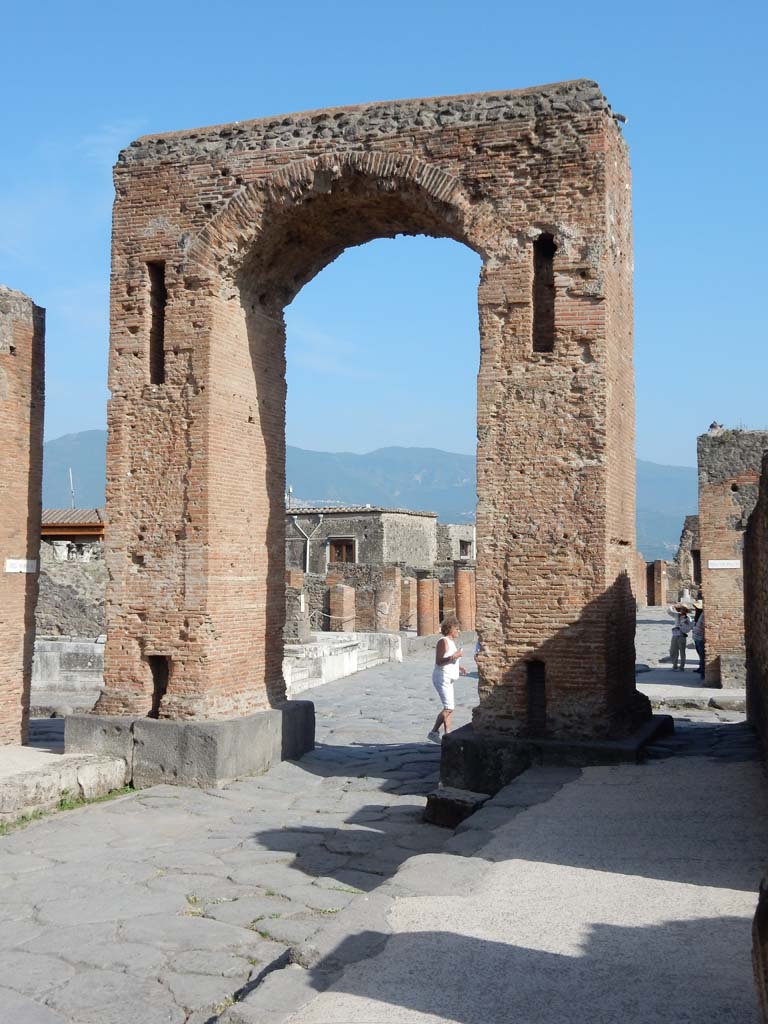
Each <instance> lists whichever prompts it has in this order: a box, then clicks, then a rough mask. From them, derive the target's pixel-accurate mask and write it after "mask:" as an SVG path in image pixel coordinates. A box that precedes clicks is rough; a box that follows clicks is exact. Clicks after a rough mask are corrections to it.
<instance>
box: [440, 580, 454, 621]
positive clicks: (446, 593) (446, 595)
mask: <svg viewBox="0 0 768 1024" xmlns="http://www.w3.org/2000/svg"><path fill="white" fill-rule="evenodd" d="M449 615H456V584H455V583H444V584H443V618H444V619H447V618H448V616H449Z"/></svg>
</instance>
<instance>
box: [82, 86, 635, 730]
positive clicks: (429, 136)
mask: <svg viewBox="0 0 768 1024" xmlns="http://www.w3.org/2000/svg"><path fill="white" fill-rule="evenodd" d="M115 188H116V200H115V208H114V234H113V277H112V323H111V362H110V375H109V383H110V387H111V390H112V398H111V401H110V407H109V445H108V488H107V495H108V498H107V502H108V507H107V517H108V521H109V524H110V528H109V536H108V551H107V559H108V565H109V570H110V575H111V581H112V582H111V584H110V588H109V593H108V599H107V616H108V620H107V621H108V634H109V638H108V642H107V651H106V679H105V682H106V691H105V694H104V696H103V698H102V700H101V702H100V705H99V707H98V709H97V710H98V711H100V712H102V713H105V714H108V715H136V716H144V715H146V714H147V713H148V712H152V711H154V712H155V713H157V714H158V715H159V716H160V717H161V718H168V719H196V720H201V719H226V718H236V717H239V716H247V715H251V714H252V713H255V712H258V711H259V710H260V709H264V708H267V707H269V706H278V705H280V703H281V701H282V700H283V697H284V685H283V680H282V677H281V655H282V651H281V629H282V625H283V616H284V607H285V602H284V550H285V547H284V543H285V534H284V531H285V523H284V506H283V496H284V492H285V469H284V467H285V359H286V352H285V326H284V320H283V310H284V308H285V306H286V305H287V304H288V303H290V302H291V301H292V300H293V298H294V297H295V296H296V294H297V293H298V291H299V290H300V289H301V287H302V286H303V285H304V284H305V283H306V282H307V281H309V280H310V279H311V278H312V277H314V276H315V275H316V274H317V273H319V271H321V270H322V269H323V267H325V266H326V265H327V264H328V263H330V262H331V261H332V260H333V259H335V258H336V257H337V256H338V255H339V254H340V253H341V252H342V251H343V250H344V249H346V248H347V247H349V246H354V245H360V244H362V243H364V242H367V241H369V240H371V239H374V238H378V237H392V236H394V235H397V234H400V233H405V234H426V235H433V236H442V237H448V238H452V239H455V240H457V241H460V242H463V243H464V244H465V245H468V246H470V247H471V248H472V249H474V250H475V251H476V252H477V253H479V254H480V256H481V257H482V261H483V266H482V272H481V276H480V282H479V288H478V305H479V319H480V371H479V378H478V402H477V405H478V452H477V455H478V458H477V466H478V499H479V500H478V512H477V549H478V550H477V559H478V569H477V572H478V601H477V623H478V629H479V632H480V635H481V637H482V640H483V645H484V647H483V653H482V656H481V660H480V668H481V673H482V680H481V684H480V704H479V707H478V708H477V709H476V711H475V715H474V724H475V729H476V730H478V731H479V732H481V733H482V732H483V731H493V732H496V733H499V732H500V733H504V734H506V735H510V736H512V735H526V734H532V733H541V732H546V733H547V734H549V735H552V736H560V737H603V736H607V735H622V734H625V733H626V732H627V731H628V730H630V729H631V728H632V727H633V725H634V724H635V723H636V721H637V718H638V717H640V718H642V717H644V716H645V715H647V714H648V710H647V705H644V704H643V703H642V701H640V702H639V701H638V697H637V694H636V691H635V685H634V671H633V665H634V646H633V636H634V611H635V604H634V598H633V594H632V588H631V583H630V570H631V569H632V568H634V562H635V541H634V538H635V525H634V512H635V475H634V457H633V450H634V445H633V437H634V386H633V371H632V287H631V272H632V239H631V224H630V174H629V167H628V158H627V148H626V145H625V143H624V141H623V139H622V136H621V131H620V128H619V126H618V124H617V122H616V119H615V118H614V116H613V115H612V113H611V109H610V107H609V105H608V103H607V102H606V100H605V98H604V97H603V95H602V94H601V92H600V90H599V88H598V87H597V85H595V83H594V82H590V81H575V82H567V83H562V84H558V85H550V86H543V87H540V88H533V89H525V90H519V91H515V92H502V93H493V94H480V95H469V96H457V97H449V98H439V99H427V100H409V101H402V102H400V101H398V102H387V103H376V104H370V105H366V106H360V107H345V108H339V109H333V110H318V111H310V112H308V113H301V114H293V115H288V116H280V117H273V118H268V119H265V120H259V121H248V122H241V123H236V124H231V125H225V126H219V127H214V128H203V129H197V130H193V131H184V132H176V133H170V134H166V135H158V136H149V137H145V138H143V139H139V140H138V141H137V142H134V143H133V144H132V145H131V146H130V147H129V148H127V149H126V150H124V151H123V152H122V153H121V154H120V157H119V160H118V164H117V166H116V168H115ZM159 724H161V723H159Z"/></svg>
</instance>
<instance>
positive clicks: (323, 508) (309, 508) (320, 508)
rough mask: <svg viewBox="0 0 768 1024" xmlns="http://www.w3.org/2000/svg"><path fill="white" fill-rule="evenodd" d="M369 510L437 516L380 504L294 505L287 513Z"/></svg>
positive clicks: (346, 513) (328, 513)
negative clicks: (384, 506)
mask: <svg viewBox="0 0 768 1024" xmlns="http://www.w3.org/2000/svg"><path fill="white" fill-rule="evenodd" d="M368 512H376V513H380V512H390V513H391V512H394V513H396V514H397V515H402V516H432V517H433V518H435V519H436V518H437V512H417V511H416V510H415V509H411V508H383V507H382V506H380V505H292V506H291V507H290V508H286V510H285V514H286V515H288V516H306V515H319V514H322V515H333V514H334V513H336V514H337V515H338V514H339V513H341V514H342V515H364V514H365V513H368Z"/></svg>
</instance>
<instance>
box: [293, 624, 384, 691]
mask: <svg viewBox="0 0 768 1024" xmlns="http://www.w3.org/2000/svg"><path fill="white" fill-rule="evenodd" d="M402 660H403V651H402V645H401V642H400V637H399V635H397V634H393V633H340V634H333V635H332V634H323V633H314V634H313V642H312V643H309V644H286V647H285V657H284V659H283V678H284V679H285V686H286V696H287V697H289V698H292V697H295V696H296V695H297V694H299V693H303V691H304V690H308V689H310V688H311V687H313V686H322V685H323V684H324V683H330V682H333V680H334V679H342V678H344V677H345V676H350V675H353V673H355V672H361V671H362V670H363V669H366V668H372V667H373V666H374V665H381V664H383V663H384V662H386V661H402Z"/></svg>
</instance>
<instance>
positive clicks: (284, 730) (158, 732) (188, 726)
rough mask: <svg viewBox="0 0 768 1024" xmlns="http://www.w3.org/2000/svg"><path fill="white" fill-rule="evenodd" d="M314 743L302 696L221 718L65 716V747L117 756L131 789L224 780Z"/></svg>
mask: <svg viewBox="0 0 768 1024" xmlns="http://www.w3.org/2000/svg"><path fill="white" fill-rule="evenodd" d="M314 746H315V706H314V704H312V702H311V701H307V700H295V701H286V702H285V704H283V705H281V706H279V707H274V708H267V709H266V710H264V711H259V712H257V713H256V714H255V715H248V716H246V717H244V718H229V719H222V720H218V719H217V720H206V721H195V720H186V721H171V720H166V719H154V718H133V717H118V716H110V715H72V716H70V717H68V718H66V719H65V722H64V748H65V750H66V752H67V753H75V752H77V753H99V754H105V755H108V756H111V757H121V758H123V760H124V761H125V762H126V764H127V765H128V770H127V775H128V781H129V782H131V783H132V784H133V785H134V786H135V787H136V788H137V789H143V788H145V787H147V786H155V785H159V784H160V783H166V784H170V785H174V786H200V787H203V788H208V787H213V786H222V785H224V784H226V783H227V782H232V781H234V780H235V779H239V778H242V777H244V776H248V775H259V774H261V773H262V772H265V771H266V770H267V769H268V768H270V767H271V766H272V765H273V764H276V763H277V762H279V761H285V760H294V759H297V758H300V757H301V756H302V755H303V754H305V753H307V751H309V750H313V749H314Z"/></svg>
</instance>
